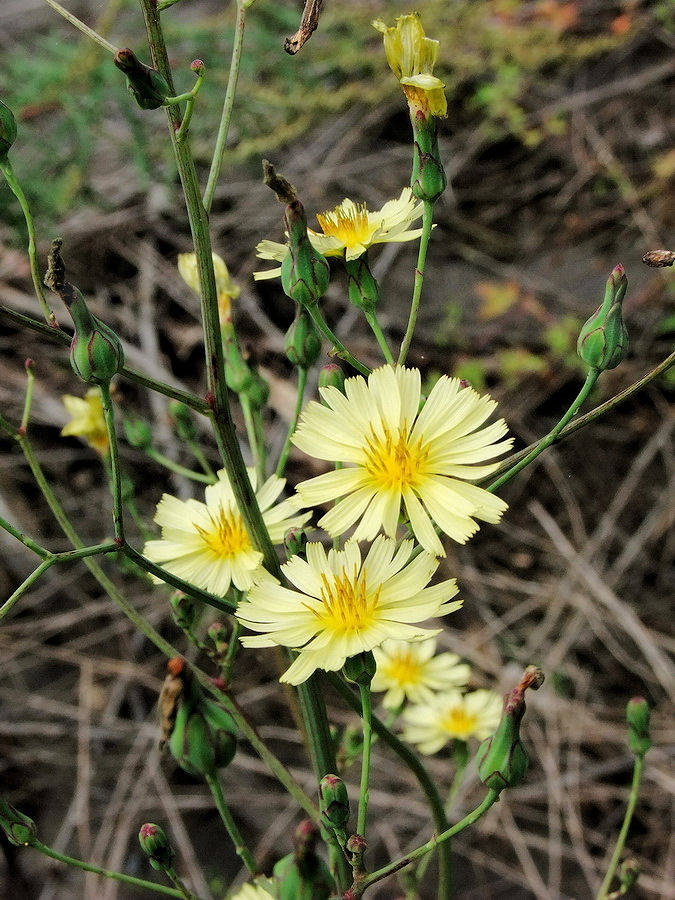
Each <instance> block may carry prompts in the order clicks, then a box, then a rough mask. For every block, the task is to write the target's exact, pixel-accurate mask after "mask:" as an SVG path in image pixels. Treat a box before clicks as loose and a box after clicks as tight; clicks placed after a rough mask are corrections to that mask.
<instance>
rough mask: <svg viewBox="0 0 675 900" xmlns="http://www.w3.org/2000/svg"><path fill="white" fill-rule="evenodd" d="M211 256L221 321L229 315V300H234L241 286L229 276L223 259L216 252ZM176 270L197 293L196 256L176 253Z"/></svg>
mask: <svg viewBox="0 0 675 900" xmlns="http://www.w3.org/2000/svg"><path fill="white" fill-rule="evenodd" d="M211 256H212V258H213V271H214V273H215V276H216V290H217V292H218V313H219V316H220V320H221V322H222V321H223V319H225V318H228V317H229V315H230V301H231V300H236V299H237V297H238V296H239V294H240V293H241V288H240V287H239V285H238V284H237V283H236V281H233V280H232V278H231V277H230V273H229V271H228V268H227V266H226V264H225V260H223V259H222V258H221V257H220V256H218V254H217V253H212V254H211ZM178 272H179V274H180V276H181V278H182V279H183V281H184V282H185V283H186V284H187V286H188V287H190V288H192V290H193V291H194V292H195V293H197V294H198V293H199V274H198V271H197V256H196V254H194V253H179V254H178Z"/></svg>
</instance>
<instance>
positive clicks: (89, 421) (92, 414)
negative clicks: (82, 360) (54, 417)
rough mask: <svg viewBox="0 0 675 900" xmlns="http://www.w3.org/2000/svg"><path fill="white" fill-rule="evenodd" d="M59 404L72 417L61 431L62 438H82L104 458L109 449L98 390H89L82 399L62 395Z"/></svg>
mask: <svg viewBox="0 0 675 900" xmlns="http://www.w3.org/2000/svg"><path fill="white" fill-rule="evenodd" d="M61 402H62V403H63V405H64V406H65V408H66V410H67V411H68V414H69V415H70V416H72V419H71V420H70V422H67V423H66V424H65V425H64V426H63V428H62V429H61V434H62V435H63V437H69V436H71V435H72V436H75V437H81V438H83V439H84V440H85V441H86V442H87V443H88V444H89V445H90V446H91V447H93V448H94V450H96V452H97V453H100V454H101V456H106V454H107V453H108V451H109V449H110V444H109V442H108V430H107V429H106V427H105V418H104V416H103V403H102V402H101V392H100V391H99V389H98V388H95V387H92V388H89V390H88V391H87V393H86V394H85V395H84V397H75V396H73V395H72V394H64V395H63V396H62V397H61Z"/></svg>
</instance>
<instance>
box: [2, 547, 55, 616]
mask: <svg viewBox="0 0 675 900" xmlns="http://www.w3.org/2000/svg"><path fill="white" fill-rule="evenodd" d="M54 562H55V560H54V559H53V558H51V559H43V560H42V562H41V563H40V565H39V566H38V567H37V569H35V570H34V571H33V572H31V573H30V575H29V576H28V578H25V579H24V580H23V581H22V582H21V584H20V585H19V586H18V588H17V589H16V590H15V591H14V593H13V594H12V595H11V597H8V599H7V600H5V602H4V603H3V604H2V606H0V621H1V620H2V619H4V618H5V616H6V615H7V613H9V612H11V610H12V608H13V606H14V604H15V603H17V602H18V601H19V600H20V599H21V598H22V597H23V595H24V594H25V593H26V591H27V590H28V588H30V587H32V586H33V585H34V584H35V582H36V581H37V580H38V578H40V577H41V576H42V575H44V573H45V572H46V571H47V569H49V568H51V566H53V565H54Z"/></svg>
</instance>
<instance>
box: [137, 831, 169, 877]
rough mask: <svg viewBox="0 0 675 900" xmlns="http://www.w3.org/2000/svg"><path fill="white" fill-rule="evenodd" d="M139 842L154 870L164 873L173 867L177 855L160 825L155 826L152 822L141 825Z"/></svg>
mask: <svg viewBox="0 0 675 900" xmlns="http://www.w3.org/2000/svg"><path fill="white" fill-rule="evenodd" d="M138 840H139V843H140V845H141V849H142V850H143V852H144V853H146V854H147V856H148V858H149V860H150V865H151V866H152V868H153V869H157V870H158V871H159V872H164V871H166V870H167V869H171V868H172V867H173V859H174V856H175V854H174V851H173V848H172V846H171V844H170V843H169V839H168V838H167V836H166V834H165V833H164V830H163V829H162V828H160V827H159V825H153V824H152V823H150V822H146V823H145V825H141V830H140V831H139V832H138Z"/></svg>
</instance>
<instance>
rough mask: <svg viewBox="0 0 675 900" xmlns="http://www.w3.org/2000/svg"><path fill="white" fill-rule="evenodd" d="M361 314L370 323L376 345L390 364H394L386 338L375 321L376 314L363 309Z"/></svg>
mask: <svg viewBox="0 0 675 900" xmlns="http://www.w3.org/2000/svg"><path fill="white" fill-rule="evenodd" d="M363 314H364V316H365V317H366V322H367V323H368V324H369V325H370V330H371V331H372V332H373V334H374V335H375V339H376V340H377V343H378V346H379V348H380V350H381V351H382V354H383V356H384V358H385V360H386V361H387V363H388V364H389V365H390V366H393V365H394V357H393V355H392V352H391V350H390V349H389V344H388V343H387V339H386V338H385V336H384V333H383V331H382V329H381V328H380V323H379V322H378V321H377V316H376V315H375V313H374V312H370V311H367V310H365V309H364V310H363Z"/></svg>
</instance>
